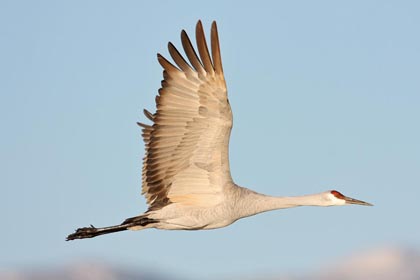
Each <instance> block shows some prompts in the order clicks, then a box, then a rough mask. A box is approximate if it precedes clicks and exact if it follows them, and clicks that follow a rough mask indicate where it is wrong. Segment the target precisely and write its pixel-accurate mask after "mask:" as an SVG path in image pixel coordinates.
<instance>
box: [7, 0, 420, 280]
mask: <svg viewBox="0 0 420 280" xmlns="http://www.w3.org/2000/svg"><path fill="white" fill-rule="evenodd" d="M419 11H420V5H419V2H418V1H287V2H286V1H252V2H251V1H243V2H239V1H237V2H234V1H231V2H228V1H206V2H199V1H4V0H3V1H1V2H0V38H1V43H0V81H1V82H0V126H1V137H0V188H1V196H0V197H1V203H0V215H1V239H0V248H1V249H0V267H1V268H22V267H23V268H25V267H48V266H56V265H62V264H65V263H69V262H78V261H83V260H91V259H94V260H101V261H106V262H110V263H115V264H120V265H124V266H128V267H136V268H139V269H143V268H144V269H157V270H159V271H160V272H164V273H168V274H172V273H173V274H174V275H180V276H182V275H184V276H192V277H200V278H203V277H206V276H209V277H215V276H229V275H231V276H232V275H247V274H250V275H253V274H258V273H280V272H299V271H308V270H316V269H317V268H318V267H320V266H321V265H323V264H325V263H328V262H329V261H331V260H333V259H335V258H338V257H341V256H345V255H347V254H351V253H353V252H355V251H358V250H366V249H369V248H375V247H381V246H389V245H397V246H408V247H414V248H419V247H420V234H419V233H420V223H419V222H418V217H417V216H418V213H420V203H419V197H420V124H419V123H420V78H419V77H420V76H419V74H420V36H419V30H420V17H419ZM198 19H202V20H203V24H204V27H205V30H206V31H209V30H210V24H211V21H212V20H217V23H218V27H219V35H220V41H221V49H222V59H223V63H224V70H225V77H226V80H227V85H228V89H229V98H230V103H231V105H232V109H233V112H234V127H233V131H232V138H231V149H230V158H231V170H232V175H233V178H234V179H235V181H236V183H238V184H239V185H242V186H245V187H249V188H252V189H254V190H256V191H258V192H262V193H267V194H272V195H301V194H307V193H316V192H321V191H324V190H328V189H333V188H334V189H337V190H339V191H342V192H343V193H344V194H346V195H349V196H352V197H355V198H359V199H362V200H366V201H369V202H371V203H373V204H375V207H361V206H350V207H334V208H315V207H312V208H308V207H306V208H305V207H302V208H295V209H289V210H281V211H274V212H270V213H265V214H262V215H258V216H255V217H251V218H249V219H244V220H240V221H238V222H236V223H235V224H233V225H232V226H230V227H227V228H223V229H218V230H212V231H196V232H183V231H178V232H176V231H157V230H146V231H140V232H124V233H119V234H115V235H108V236H103V237H99V238H95V239H90V240H80V241H74V242H65V241H64V240H65V237H66V236H67V235H68V234H69V233H71V232H73V231H74V229H75V228H77V227H80V226H86V225H89V224H93V225H95V226H107V225H112V224H117V223H120V222H121V221H122V220H123V219H124V218H126V217H130V216H133V215H137V214H139V213H141V212H143V211H144V210H146V204H145V200H144V199H143V197H141V196H140V187H141V179H140V170H141V158H142V157H143V149H144V146H143V143H142V140H141V137H140V130H139V128H138V127H137V126H136V124H135V123H136V121H139V120H141V121H144V120H145V117H144V116H143V115H142V113H141V112H142V109H143V108H148V109H150V110H154V97H155V95H156V93H157V89H158V88H159V86H160V80H161V79H162V72H161V68H160V66H159V64H158V63H157V60H156V53H157V52H160V53H162V54H164V55H166V56H168V52H167V50H166V44H167V42H168V41H172V42H173V43H174V44H175V45H176V46H180V45H181V44H180V39H179V34H180V31H181V29H186V30H187V32H189V33H190V34H191V37H194V36H193V34H194V28H195V24H196V22H197V20H198ZM196 279H197V278H196Z"/></svg>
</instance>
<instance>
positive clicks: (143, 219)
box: [66, 216, 157, 241]
mask: <svg viewBox="0 0 420 280" xmlns="http://www.w3.org/2000/svg"><path fill="white" fill-rule="evenodd" d="M151 223H157V221H156V220H153V219H149V218H147V216H137V217H132V218H128V219H126V220H125V221H124V222H123V223H122V224H120V225H116V226H110V227H102V228H96V227H94V226H93V225H90V227H83V228H78V229H77V230H76V231H75V232H74V233H72V234H70V235H68V236H67V238H66V241H69V240H74V239H84V238H92V237H96V236H99V235H103V234H108V233H113V232H119V231H124V230H128V229H130V228H134V227H137V228H138V227H145V226H147V225H148V224H151Z"/></svg>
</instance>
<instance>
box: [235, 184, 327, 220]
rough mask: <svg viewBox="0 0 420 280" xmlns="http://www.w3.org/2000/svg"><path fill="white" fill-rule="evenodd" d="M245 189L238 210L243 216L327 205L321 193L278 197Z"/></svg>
mask: <svg viewBox="0 0 420 280" xmlns="http://www.w3.org/2000/svg"><path fill="white" fill-rule="evenodd" d="M244 190H245V193H246V195H244V196H243V197H242V199H241V201H240V202H239V203H238V208H239V209H238V210H239V211H240V213H241V215H242V217H246V216H252V215H255V214H258V213H262V212H266V211H271V210H276V209H283V208H291V207H297V206H327V204H326V201H325V200H324V199H323V198H322V195H321V194H310V195H303V196H289V197H287V196H282V197H276V196H268V195H263V194H259V193H256V192H253V191H250V190H248V189H244Z"/></svg>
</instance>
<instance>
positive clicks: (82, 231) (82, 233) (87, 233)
mask: <svg viewBox="0 0 420 280" xmlns="http://www.w3.org/2000/svg"><path fill="white" fill-rule="evenodd" d="M95 236H98V229H97V228H96V227H94V226H92V225H90V227H84V228H78V229H77V230H76V232H75V233H72V234H70V235H69V236H67V239H66V241H69V240H74V239H83V238H92V237H95Z"/></svg>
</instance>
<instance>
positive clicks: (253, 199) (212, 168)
mask: <svg viewBox="0 0 420 280" xmlns="http://www.w3.org/2000/svg"><path fill="white" fill-rule="evenodd" d="M195 37H196V45H197V48H196V49H197V50H198V53H197V52H196V50H195V48H194V46H193V45H192V43H191V41H190V39H189V37H188V35H187V33H186V32H185V31H184V30H183V31H182V32H181V42H182V46H183V49H184V52H185V55H186V57H187V59H188V60H186V59H185V58H184V56H183V55H181V54H180V53H179V52H178V50H177V49H176V48H175V46H174V45H172V43H169V44H168V50H169V54H170V55H171V57H172V60H173V61H174V64H173V63H171V62H170V61H168V60H167V59H166V58H164V57H163V56H162V55H160V54H158V61H159V63H160V65H161V66H162V67H163V78H164V79H163V80H162V85H161V88H160V89H159V94H158V95H157V96H156V112H155V113H154V114H152V113H150V112H149V111H147V110H144V114H145V116H146V117H147V118H148V119H149V120H150V121H151V123H150V124H145V123H138V125H139V126H141V127H142V136H143V140H144V143H145V148H146V155H145V157H144V159H143V171H142V194H143V195H144V196H145V197H146V200H147V203H148V205H149V208H148V210H147V211H146V212H145V213H144V214H141V215H139V216H135V217H132V218H128V219H126V220H125V221H124V222H123V223H122V224H119V225H116V226H110V227H102V228H96V227H93V226H90V227H84V228H79V229H77V230H76V232H75V233H72V234H70V235H69V236H68V237H67V240H73V239H82V238H91V237H95V236H98V235H102V234H107V233H112V232H118V231H123V230H128V229H129V230H139V229H146V228H158V229H171V230H175V229H183V230H199V229H214V228H220V227H224V226H227V225H229V224H231V223H233V222H235V221H236V220H238V219H240V218H244V217H248V216H251V215H255V214H258V213H261V212H265V211H269V210H275V209H282V208H289V207H296V206H305V205H307V206H333V205H345V204H360V205H371V204H369V203H367V202H364V201H361V200H357V199H353V198H350V197H346V196H344V195H342V194H341V193H339V192H338V191H335V190H332V191H326V192H322V193H319V194H312V195H304V196H294V197H273V196H267V195H263V194H259V193H257V192H254V191H251V190H249V189H246V188H243V187H240V186H238V185H236V184H235V183H234V182H233V180H232V177H231V174H230V169H229V138H230V131H231V129H232V111H231V108H230V105H229V100H228V96H227V89H226V82H225V78H224V75H223V67H222V59H221V54H220V46H219V38H218V33H217V26H216V22H213V24H212V26H211V36H210V39H211V43H210V50H209V48H208V47H207V46H208V45H207V42H206V38H205V35H204V31H203V26H202V23H201V21H198V23H197V26H196V34H195Z"/></svg>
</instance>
